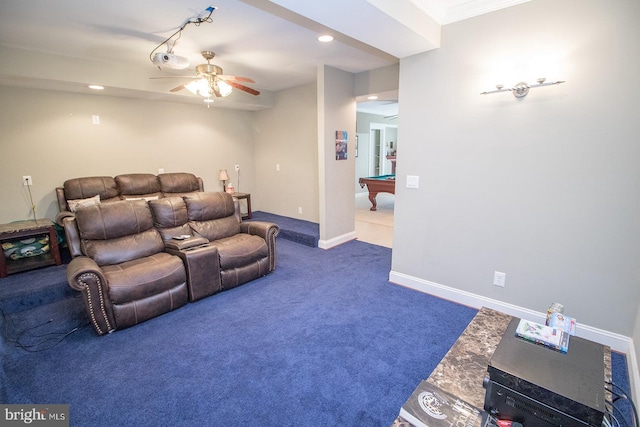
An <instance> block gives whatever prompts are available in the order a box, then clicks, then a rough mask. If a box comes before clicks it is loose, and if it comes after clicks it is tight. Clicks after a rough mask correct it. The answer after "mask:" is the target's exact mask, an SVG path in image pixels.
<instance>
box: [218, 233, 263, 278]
mask: <svg viewBox="0 0 640 427" xmlns="http://www.w3.org/2000/svg"><path fill="white" fill-rule="evenodd" d="M210 245H213V246H216V247H217V248H218V257H219V258H220V269H221V270H230V269H233V268H239V267H243V266H246V265H248V264H251V263H254V262H257V261H259V260H261V259H262V258H266V257H267V256H268V254H269V251H268V248H267V243H266V242H265V241H264V239H263V238H261V237H258V236H253V235H250V234H245V233H240V234H236V235H234V236H231V237H226V238H224V239H220V240H215V241H213V242H211V243H210Z"/></svg>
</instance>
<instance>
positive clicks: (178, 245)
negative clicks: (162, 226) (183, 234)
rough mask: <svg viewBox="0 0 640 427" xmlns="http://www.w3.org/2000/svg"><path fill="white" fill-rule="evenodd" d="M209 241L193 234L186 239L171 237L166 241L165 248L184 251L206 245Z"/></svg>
mask: <svg viewBox="0 0 640 427" xmlns="http://www.w3.org/2000/svg"><path fill="white" fill-rule="evenodd" d="M207 243H209V241H208V240H207V239H206V238H204V237H201V236H192V237H189V238H186V239H175V238H174V239H171V240H167V241H166V242H164V247H165V249H168V250H173V251H182V250H185V249H189V248H195V247H196V246H201V245H206V244H207Z"/></svg>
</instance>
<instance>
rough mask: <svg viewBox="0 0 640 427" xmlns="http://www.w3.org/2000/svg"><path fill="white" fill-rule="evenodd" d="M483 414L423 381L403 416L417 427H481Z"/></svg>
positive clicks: (406, 406) (403, 407) (405, 407)
mask: <svg viewBox="0 0 640 427" xmlns="http://www.w3.org/2000/svg"><path fill="white" fill-rule="evenodd" d="M482 412H483V411H481V410H479V409H478V408H476V407H474V406H472V405H470V404H468V403H467V402H465V401H463V400H462V399H459V398H457V397H455V396H453V395H452V394H450V393H447V392H445V391H444V390H442V389H441V388H439V387H437V386H435V385H433V384H431V383H429V382H427V381H426V380H423V381H422V382H421V383H420V384H419V385H418V387H417V388H416V389H415V390H414V391H413V394H411V397H409V399H408V400H407V401H406V402H405V404H404V405H402V408H401V409H400V417H402V418H403V419H405V420H406V421H408V422H409V423H411V424H412V425H414V426H416V427H451V426H461V427H481V426H482Z"/></svg>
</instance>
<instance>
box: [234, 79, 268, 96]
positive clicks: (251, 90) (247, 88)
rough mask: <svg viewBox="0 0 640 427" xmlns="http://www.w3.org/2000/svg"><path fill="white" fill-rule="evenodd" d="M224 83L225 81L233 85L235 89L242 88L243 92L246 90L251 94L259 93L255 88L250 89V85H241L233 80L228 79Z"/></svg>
mask: <svg viewBox="0 0 640 427" xmlns="http://www.w3.org/2000/svg"><path fill="white" fill-rule="evenodd" d="M226 83H227V84H228V85H229V86H233V87H235V88H236V89H240V90H242V91H245V92H247V93H250V94H251V95H260V92H258V91H257V90H255V89H251V88H250V87H246V86H243V85H241V84H239V83H236V82H234V81H231V80H229V81H227V82H226Z"/></svg>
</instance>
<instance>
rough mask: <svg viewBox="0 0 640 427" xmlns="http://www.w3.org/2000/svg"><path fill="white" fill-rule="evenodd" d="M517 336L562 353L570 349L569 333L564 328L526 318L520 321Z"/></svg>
mask: <svg viewBox="0 0 640 427" xmlns="http://www.w3.org/2000/svg"><path fill="white" fill-rule="evenodd" d="M516 337H518V338H521V339H523V340H526V341H530V342H533V343H536V344H540V345H543V346H545V347H548V348H551V349H553V350H557V351H560V352H562V353H566V352H567V350H568V349H569V333H568V332H566V331H565V330H564V329H562V328H557V327H552V326H547V325H541V324H540V323H536V322H531V321H529V320H526V319H521V320H520V323H518V327H517V328H516Z"/></svg>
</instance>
